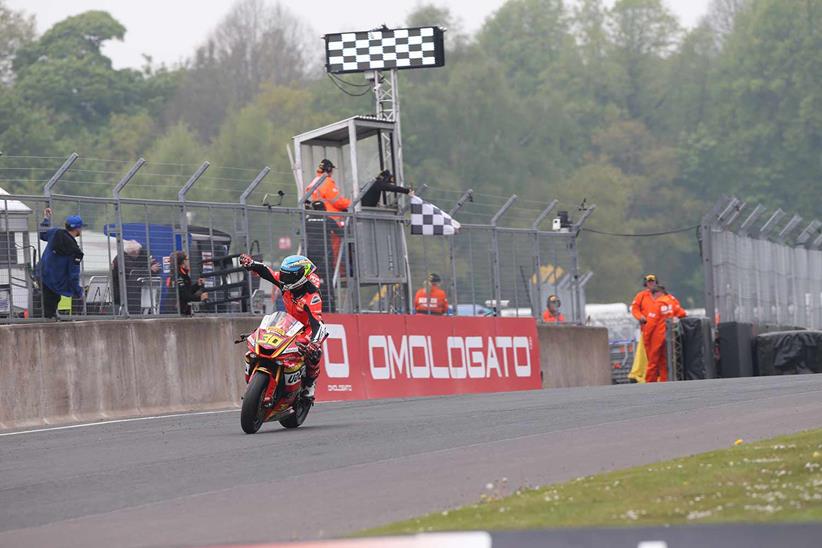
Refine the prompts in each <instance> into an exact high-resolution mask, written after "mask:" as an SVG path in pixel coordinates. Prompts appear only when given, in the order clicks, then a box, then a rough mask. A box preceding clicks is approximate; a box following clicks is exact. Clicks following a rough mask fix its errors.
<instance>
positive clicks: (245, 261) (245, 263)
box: [240, 253, 254, 270]
mask: <svg viewBox="0 0 822 548" xmlns="http://www.w3.org/2000/svg"><path fill="white" fill-rule="evenodd" d="M253 263H254V259H252V258H251V255H249V254H247V253H243V254H242V255H240V266H241V267H243V268H245V269H246V270H248V268H249V267H250V266H251V265H252V264H253Z"/></svg>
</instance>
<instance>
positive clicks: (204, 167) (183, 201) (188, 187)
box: [177, 162, 210, 257]
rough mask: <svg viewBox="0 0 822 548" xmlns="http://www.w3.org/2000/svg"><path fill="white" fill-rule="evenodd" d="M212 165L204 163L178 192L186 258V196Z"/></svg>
mask: <svg viewBox="0 0 822 548" xmlns="http://www.w3.org/2000/svg"><path fill="white" fill-rule="evenodd" d="M209 165H210V164H209V163H208V162H203V163H202V164H201V165H200V167H198V168H197V171H195V172H194V173H193V174H192V175H191V177H189V178H188V181H186V184H184V185H183V187H182V188H181V189H180V190H179V192H177V201H178V202H179V204H180V232H182V236H181V238H180V239H181V242H180V243H181V244H182V248H183V249H182V250H183V251H185V254H186V257H188V255H189V249H188V211H186V194H188V191H189V190H191V187H193V186H194V183H196V182H197V180H198V179H199V178H200V177H202V176H203V173H205V171H206V170H207V169H208V166H209Z"/></svg>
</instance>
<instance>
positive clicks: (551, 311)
mask: <svg viewBox="0 0 822 548" xmlns="http://www.w3.org/2000/svg"><path fill="white" fill-rule="evenodd" d="M560 306H562V303H561V302H560V300H559V297H557V296H556V295H549V296H548V300H547V301H546V303H545V307H546V308H545V312H543V313H542V321H543V322H545V323H565V315H564V314H563V313H562V312H560V311H559V307H560Z"/></svg>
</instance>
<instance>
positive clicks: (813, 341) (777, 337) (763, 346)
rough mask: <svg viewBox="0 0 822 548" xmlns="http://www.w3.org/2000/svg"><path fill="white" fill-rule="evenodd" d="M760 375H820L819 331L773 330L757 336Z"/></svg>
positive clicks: (821, 350) (821, 346) (821, 336)
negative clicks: (773, 331)
mask: <svg viewBox="0 0 822 548" xmlns="http://www.w3.org/2000/svg"><path fill="white" fill-rule="evenodd" d="M755 349H756V350H755V353H756V360H757V365H758V369H759V374H760V375H795V374H803V373H822V331H810V330H802V331H777V332H775V333H766V334H763V335H757V336H756V338H755Z"/></svg>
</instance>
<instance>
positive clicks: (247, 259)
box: [240, 254, 283, 290]
mask: <svg viewBox="0 0 822 548" xmlns="http://www.w3.org/2000/svg"><path fill="white" fill-rule="evenodd" d="M240 265H241V266H242V267H243V268H245V269H246V270H250V271H252V272H256V273H257V275H258V276H260V278H262V279H264V280H267V281H269V282H271V283H273V284H274V285H276V286H277V288H278V289H280V290H282V289H283V284H282V283H280V276H279V272H274V271H273V270H271V268H269V267H268V266H266V265H264V264H263V263H259V262H257V261H254V260H252V259H251V256H249V255H245V254H243V255H242V256H241V257H240Z"/></svg>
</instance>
